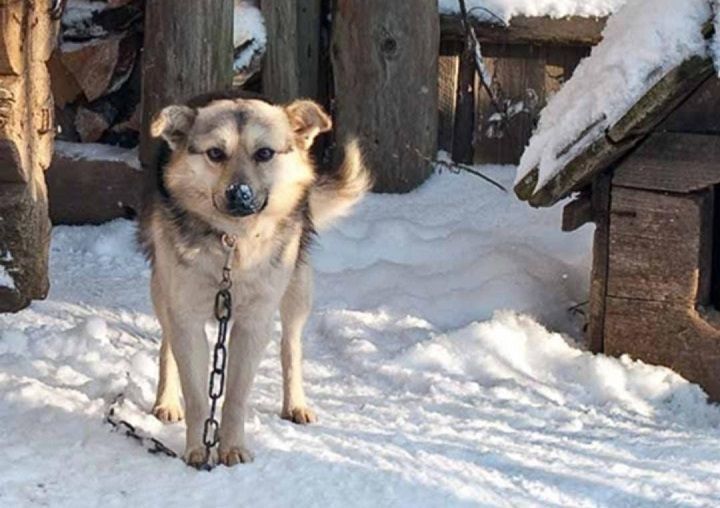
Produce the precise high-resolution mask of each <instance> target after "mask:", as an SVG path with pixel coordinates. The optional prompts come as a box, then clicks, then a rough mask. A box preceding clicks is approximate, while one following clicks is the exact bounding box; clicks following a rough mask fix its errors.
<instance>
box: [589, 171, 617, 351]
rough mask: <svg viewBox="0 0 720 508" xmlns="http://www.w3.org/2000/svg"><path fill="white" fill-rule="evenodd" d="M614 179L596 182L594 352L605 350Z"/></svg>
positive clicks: (591, 317) (591, 329)
mask: <svg viewBox="0 0 720 508" xmlns="http://www.w3.org/2000/svg"><path fill="white" fill-rule="evenodd" d="M611 179H612V177H611V176H610V175H609V174H603V175H600V176H599V177H598V178H596V179H595V181H594V182H593V184H592V197H591V200H592V209H593V217H594V220H595V235H594V241H593V264H592V275H591V279H590V306H589V313H590V315H589V319H588V327H587V338H588V348H589V349H590V351H592V352H593V353H602V352H603V351H604V350H605V306H606V298H607V285H608V267H609V259H610V205H611V194H610V190H611Z"/></svg>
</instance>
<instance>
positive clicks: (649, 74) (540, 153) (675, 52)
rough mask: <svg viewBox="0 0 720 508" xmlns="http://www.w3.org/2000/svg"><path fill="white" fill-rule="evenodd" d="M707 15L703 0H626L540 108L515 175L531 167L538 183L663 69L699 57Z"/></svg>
mask: <svg viewBox="0 0 720 508" xmlns="http://www.w3.org/2000/svg"><path fill="white" fill-rule="evenodd" d="M710 18H711V10H710V5H709V3H708V2H707V1H706V0H686V1H683V2H677V1H676V0H630V1H629V2H628V3H627V4H626V5H625V6H624V7H623V8H621V9H620V10H619V11H618V12H617V13H616V14H614V15H613V16H612V17H611V18H610V19H609V20H608V24H607V26H606V28H605V30H604V32H603V36H604V39H603V41H602V42H601V43H600V44H599V45H598V46H596V47H595V48H593V51H592V53H591V55H590V57H588V58H586V59H585V60H583V61H582V62H581V63H580V65H579V66H578V68H577V69H576V71H575V74H574V75H573V77H572V79H570V81H568V82H567V83H566V84H565V86H564V87H563V88H562V89H561V90H560V91H559V92H558V93H557V94H556V95H555V96H553V97H552V98H551V99H550V101H549V102H548V105H547V106H546V108H545V109H544V110H543V111H542V113H541V115H540V121H539V124H538V127H537V129H536V132H535V134H534V136H533V137H532V139H531V140H530V143H529V145H528V148H527V149H526V151H525V153H524V155H523V157H522V159H521V161H520V166H519V167H518V171H517V179H516V181H517V182H520V181H521V180H522V179H523V178H525V177H526V176H527V175H528V174H529V173H530V172H531V171H533V170H535V169H537V170H538V176H537V179H536V182H533V183H534V184H535V185H537V187H536V188H540V187H542V186H543V185H544V184H545V183H546V182H547V181H548V180H549V179H551V178H552V177H554V176H555V175H556V174H557V173H558V172H559V171H560V170H561V169H562V168H563V167H564V165H565V164H567V163H568V162H569V161H571V160H573V159H574V158H575V157H576V156H578V155H579V154H580V153H582V152H583V151H584V150H585V149H587V148H588V147H589V146H590V145H592V144H593V143H594V142H596V141H597V140H598V139H600V138H601V137H602V136H603V135H604V133H605V131H606V130H607V129H608V128H609V127H611V126H613V125H614V124H615V123H616V122H617V121H618V120H619V119H621V118H622V117H623V115H625V114H626V113H627V112H628V111H629V110H630V108H631V107H632V106H633V105H634V104H635V103H637V102H638V101H639V100H640V98H642V97H643V95H644V94H646V93H647V92H648V91H649V90H650V89H651V88H652V87H653V86H655V85H656V84H657V83H659V82H660V81H661V80H662V79H663V77H664V76H665V75H666V74H667V73H668V72H669V71H670V70H672V69H673V68H675V67H677V66H679V65H680V64H681V63H683V62H685V61H687V60H689V59H690V58H692V57H693V56H706V55H707V51H708V49H707V41H706V39H705V38H704V36H703V32H702V27H703V25H704V24H705V23H706V22H707V21H708V20H709V19H710Z"/></svg>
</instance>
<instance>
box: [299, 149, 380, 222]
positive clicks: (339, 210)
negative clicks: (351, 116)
mask: <svg viewBox="0 0 720 508" xmlns="http://www.w3.org/2000/svg"><path fill="white" fill-rule="evenodd" d="M372 184H373V179H372V176H371V175H370V172H369V171H368V169H367V168H366V167H365V164H364V163H363V160H362V153H361V152H360V146H359V144H358V142H357V140H356V139H353V140H351V141H349V142H348V143H347V144H346V145H345V157H344V158H343V161H342V163H341V164H340V166H339V167H338V168H337V169H336V170H335V171H334V172H333V173H330V174H326V175H320V176H319V177H318V179H317V181H316V182H315V184H314V185H313V187H312V190H311V191H310V213H311V214H312V218H313V224H314V225H315V228H316V229H317V230H322V229H324V228H326V227H328V226H329V225H330V224H331V223H332V222H333V221H334V220H336V219H339V218H340V217H343V216H345V215H347V214H348V213H349V212H350V210H351V209H352V207H353V205H355V203H357V202H358V201H360V199H361V198H362V197H363V196H364V195H365V193H366V192H367V191H368V190H369V189H370V187H372Z"/></svg>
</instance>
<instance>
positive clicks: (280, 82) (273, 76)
mask: <svg viewBox="0 0 720 508" xmlns="http://www.w3.org/2000/svg"><path fill="white" fill-rule="evenodd" d="M262 12H263V16H264V17H265V27H266V29H267V51H266V53H265V63H264V65H263V93H264V95H265V96H267V97H268V99H270V100H271V101H273V102H278V103H285V102H290V101H292V100H294V99H298V98H301V97H303V98H308V99H314V100H320V101H321V102H322V99H323V98H322V97H320V90H319V83H320V75H319V68H320V50H321V47H320V25H321V12H322V0H272V1H265V2H262Z"/></svg>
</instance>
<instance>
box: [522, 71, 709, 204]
mask: <svg viewBox="0 0 720 508" xmlns="http://www.w3.org/2000/svg"><path fill="white" fill-rule="evenodd" d="M713 69H714V67H713V63H712V60H711V59H709V58H702V57H693V58H691V59H689V60H686V61H685V62H683V63H682V64H681V65H679V66H678V67H676V68H674V69H672V70H671V71H669V72H668V73H667V74H666V75H665V76H664V77H663V78H662V79H660V81H659V82H658V83H657V84H656V85H655V86H654V87H652V88H651V89H650V91H649V92H648V93H647V94H646V95H645V96H644V97H642V98H641V99H640V100H639V101H638V102H637V103H636V104H635V105H634V106H633V107H632V108H631V109H630V110H629V111H628V112H627V113H626V114H625V115H624V116H623V117H622V118H621V119H620V120H619V121H618V122H616V123H615V124H614V125H613V126H612V127H611V128H610V129H609V130H608V131H607V133H605V135H604V136H603V137H598V133H597V132H596V131H595V130H588V132H587V133H585V134H584V135H583V136H581V137H580V138H578V140H577V141H576V143H587V141H588V140H587V139H586V138H587V137H589V136H592V138H594V141H592V143H591V144H590V145H589V147H588V148H587V149H585V150H583V151H582V153H580V154H579V155H578V156H577V157H575V159H573V160H571V161H570V162H569V163H568V164H566V165H565V167H564V168H563V170H562V171H560V172H558V173H557V175H555V176H554V177H552V178H551V179H550V180H548V181H547V182H546V183H545V184H544V185H543V186H542V188H540V189H537V188H535V189H531V188H530V184H531V183H532V182H533V181H535V182H537V176H533V175H532V172H531V174H529V175H528V176H527V177H526V178H525V179H523V181H522V182H520V183H519V184H518V185H517V186H516V194H517V195H518V197H520V198H521V199H527V200H528V201H529V202H530V204H532V205H533V206H552V205H554V204H555V203H557V202H558V201H559V200H560V199H562V198H563V197H566V196H567V195H568V194H570V193H571V192H573V191H574V190H577V189H580V188H582V187H584V186H585V185H587V183H588V182H589V181H590V180H591V179H592V177H593V176H594V175H595V174H596V173H597V172H598V171H601V170H604V169H606V168H608V166H609V165H610V164H612V163H613V162H615V161H617V160H618V159H619V158H620V157H622V156H623V155H625V154H626V153H627V152H628V151H629V150H630V149H632V148H633V147H634V146H635V145H636V144H637V143H638V142H639V141H641V140H642V137H643V136H644V135H647V134H648V133H649V132H650V131H651V130H652V129H653V128H655V127H656V126H657V125H658V124H659V123H660V122H661V121H662V120H663V119H665V118H666V117H667V116H668V115H669V114H670V113H671V112H672V111H673V109H674V108H676V107H677V106H678V105H679V104H681V103H682V102H683V101H684V100H686V99H687V98H688V97H689V96H690V95H691V94H692V93H693V92H694V91H695V90H696V89H697V88H698V87H699V86H700V85H702V84H703V83H704V82H705V81H706V80H708V79H709V78H710V76H712V74H713V72H714V70H713ZM592 138H591V139H592ZM569 148H571V147H569ZM528 196H530V197H528Z"/></svg>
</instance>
